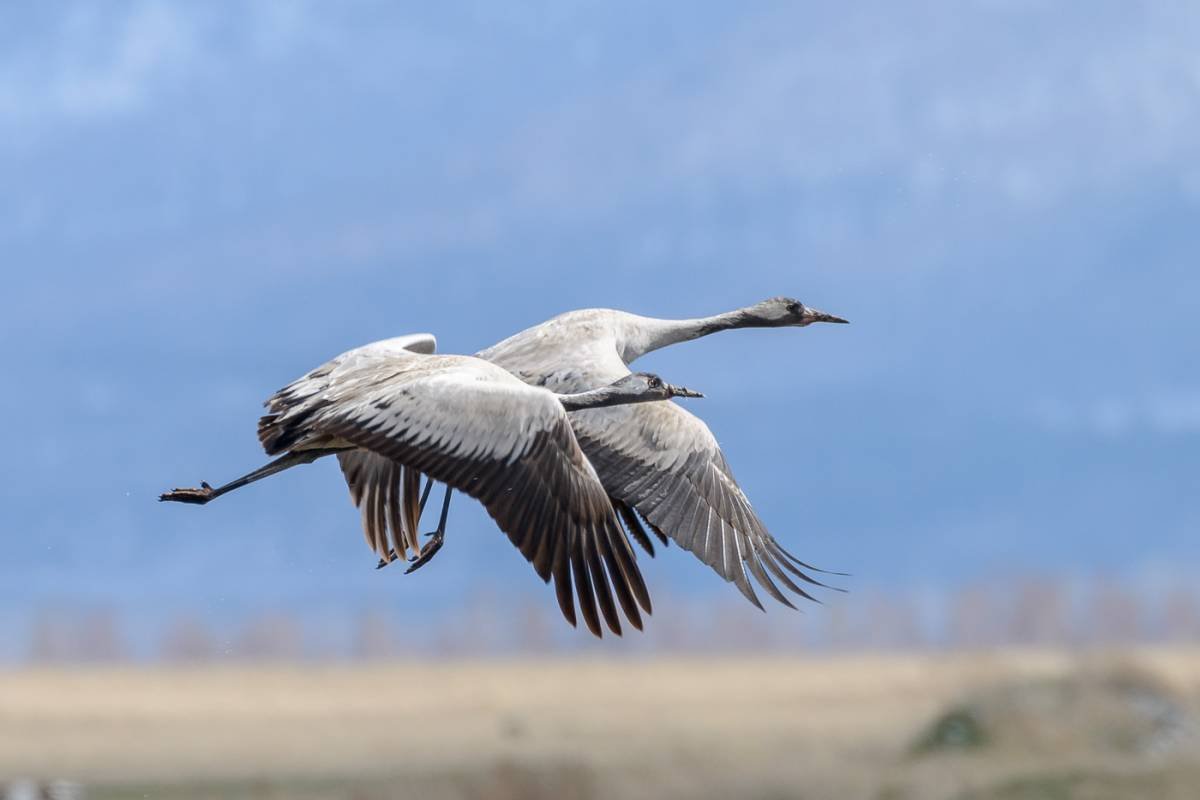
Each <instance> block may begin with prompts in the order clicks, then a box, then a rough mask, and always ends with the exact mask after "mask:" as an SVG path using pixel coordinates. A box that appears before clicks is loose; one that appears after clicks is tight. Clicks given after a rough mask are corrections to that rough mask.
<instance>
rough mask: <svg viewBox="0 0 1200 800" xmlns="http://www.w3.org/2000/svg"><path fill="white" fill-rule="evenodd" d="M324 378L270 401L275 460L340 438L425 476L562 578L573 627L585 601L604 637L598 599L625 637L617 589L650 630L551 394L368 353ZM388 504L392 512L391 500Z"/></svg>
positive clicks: (607, 514)
mask: <svg viewBox="0 0 1200 800" xmlns="http://www.w3.org/2000/svg"><path fill="white" fill-rule="evenodd" d="M331 363H332V362H331ZM315 372H316V371H314V373H310V375H308V376H305V378H302V379H301V380H300V381H298V382H297V383H295V384H292V385H291V386H289V387H286V388H285V389H283V390H281V391H280V392H279V393H278V394H277V395H275V396H274V397H273V398H271V400H269V401H268V403H267V407H268V413H267V415H266V416H264V417H263V419H262V421H261V422H260V426H259V438H260V440H261V441H262V442H263V445H264V447H265V448H266V449H267V451H268V453H276V452H281V451H283V450H287V449H289V448H293V447H304V446H313V445H314V444H315V443H317V442H323V443H326V444H327V443H329V442H339V443H346V444H348V445H353V446H356V447H359V448H363V449H366V450H369V451H371V452H372V453H375V454H377V455H379V456H382V457H384V458H386V459H388V460H390V461H392V462H395V463H397V464H400V465H403V466H404V467H407V468H410V469H413V470H416V471H417V472H422V473H425V474H427V475H429V476H430V477H431V478H433V479H434V480H438V481H441V482H443V483H445V484H447V485H449V486H451V487H453V488H455V489H458V490H459V491H462V492H464V493H466V494H468V495H470V496H471V497H474V498H476V499H478V500H479V501H480V502H481V503H483V505H484V507H485V508H486V509H487V511H488V513H489V514H490V515H491V517H492V518H493V519H494V520H495V521H496V523H497V525H498V526H499V527H500V529H501V530H503V531H504V532H505V533H506V534H508V536H509V539H510V540H511V541H512V542H513V544H514V545H516V546H517V548H518V549H519V550H520V551H521V553H522V554H523V555H524V556H525V557H526V559H528V560H529V561H530V563H532V564H533V566H534V569H535V570H536V571H537V573H538V575H539V576H540V577H541V578H542V579H543V580H545V581H547V582H549V581H550V580H551V579H552V578H553V580H554V585H555V590H556V593H557V595H558V600H559V605H560V607H561V608H562V612H563V615H564V616H565V617H566V618H567V620H568V621H570V622H571V623H572V624H575V596H577V597H578V602H579V609H580V611H581V613H582V614H583V617H584V620H585V622H586V623H587V625H588V628H589V629H590V630H591V631H592V632H593V633H595V634H596V635H597V636H599V635H600V622H599V616H598V614H597V604H598V605H599V611H600V613H601V614H603V616H604V619H605V621H606V622H607V624H608V627H609V628H610V629H611V630H612V631H613V632H614V633H620V630H621V628H620V621H619V618H618V616H617V612H616V607H615V605H614V602H613V594H614V593H615V595H616V598H617V601H618V602H619V603H620V605H621V607H622V609H623V610H624V612H625V615H626V617H627V618H628V619H629V621H630V622H631V623H632V624H633V625H634V626H635V627H638V628H640V627H641V616H640V614H639V612H638V606H639V605H640V606H641V608H642V609H644V610H645V611H646V612H647V613H648V612H649V611H650V598H649V595H648V593H647V591H646V587H645V583H644V582H643V580H642V576H641V573H640V571H639V570H638V567H637V564H636V561H635V559H634V555H633V551H632V549H631V548H630V546H629V542H628V540H627V539H626V538H625V535H624V531H623V530H622V529H621V526H620V523H619V522H618V520H617V518H616V514H615V512H614V510H613V508H612V505H611V503H610V502H609V499H608V494H607V493H606V492H605V490H604V487H603V486H602V485H601V483H600V480H599V478H598V477H597V475H596V473H595V471H594V470H593V469H592V467H591V465H590V464H589V463H588V461H587V459H586V458H585V457H584V454H583V451H582V450H580V448H579V444H578V442H577V441H576V440H575V436H574V434H573V432H572V430H571V425H570V422H569V421H568V419H567V416H566V412H565V411H564V410H563V408H562V405H561V404H560V403H559V401H558V399H557V398H556V397H555V396H554V395H553V394H552V393H551V392H549V391H546V390H544V389H538V388H536V387H532V386H527V385H525V384H523V383H521V382H520V381H519V380H517V379H516V378H515V377H513V376H512V375H510V374H509V373H507V372H505V371H504V370H502V369H500V368H499V367H496V366H494V365H492V364H489V363H487V362H484V361H481V360H479V359H475V358H469V357H465V356H414V355H412V354H411V353H401V354H396V355H395V356H386V355H385V356H377V355H375V354H365V355H362V356H361V357H358V358H355V359H348V360H346V361H344V362H343V363H341V364H338V365H335V366H334V367H333V368H332V369H329V370H328V371H327V372H326V373H325V374H324V375H322V376H316V377H314V374H315ZM376 506H378V507H381V508H384V509H385V513H386V507H387V504H386V502H385V503H382V504H380V503H374V504H373V506H372V507H373V508H374V507H376ZM371 513H374V514H378V513H380V512H379V511H373V512H371ZM606 568H607V570H606ZM610 586H611V589H610Z"/></svg>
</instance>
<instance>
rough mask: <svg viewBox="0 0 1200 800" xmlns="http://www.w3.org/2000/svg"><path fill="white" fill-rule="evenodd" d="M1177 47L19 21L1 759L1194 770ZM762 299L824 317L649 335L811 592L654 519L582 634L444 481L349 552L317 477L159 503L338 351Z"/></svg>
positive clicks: (1047, 32)
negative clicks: (613, 625)
mask: <svg viewBox="0 0 1200 800" xmlns="http://www.w3.org/2000/svg"><path fill="white" fill-rule="evenodd" d="M1197 41H1200V7H1197V6H1196V5H1195V4H1192V3H1186V2H1154V3H1151V2H1146V3H1140V2H1098V3H1090V4H1087V5H1086V6H1084V5H1080V4H1062V3H1042V2H1032V1H1030V0H1008V1H1006V0H979V1H978V2H968V3H949V2H923V1H921V0H918V2H910V3H905V4H894V3H884V2H866V3H860V4H856V5H855V6H854V7H852V8H834V7H833V6H829V5H828V4H817V3H788V2H763V3H755V4H752V5H745V4H725V3H660V4H654V5H653V6H651V7H647V6H645V5H643V4H629V3H591V2H552V3H551V2H530V3H522V4H513V3H504V4H501V3H460V4H421V3H372V2H348V3H342V4H338V5H330V4H317V3H308V2H299V1H297V2H285V1H284V0H278V1H276V2H255V3H214V4H204V5H200V4H177V3H168V2H149V1H148V2H111V3H86V2H68V3H58V4H42V3H13V4H7V5H5V7H4V9H3V10H0V261H2V263H3V264H4V272H3V274H4V288H3V291H2V292H0V331H2V334H0V357H2V358H3V362H4V364H5V367H6V370H7V372H8V380H7V381H6V383H5V386H6V389H7V390H6V391H4V392H2V393H0V411H2V412H3V414H4V416H5V418H6V419H8V420H9V421H10V425H9V431H8V440H9V442H10V456H9V458H7V459H5V460H4V461H3V462H2V463H0V476H2V478H3V487H4V489H3V498H4V502H3V504H2V510H0V519H2V520H3V535H4V555H3V557H2V558H0V670H2V671H0V784H3V782H4V781H6V780H10V781H15V780H17V779H18V778H21V777H27V778H30V779H33V780H51V779H57V778H62V779H65V780H69V781H76V782H78V785H79V787H80V788H78V791H81V792H87V793H90V795H94V796H112V797H124V796H139V797H140V796H143V795H144V794H149V795H151V796H164V797H200V796H210V795H211V796H243V795H244V796H247V797H251V796H253V797H257V796H280V797H284V796H305V797H309V796H311V797H367V798H373V797H390V796H423V797H433V796H446V797H531V796H539V797H540V796H545V797H563V796H576V797H608V796H631V797H633V796H646V797H666V796H680V797H685V796H699V795H702V794H704V793H705V792H713V793H715V794H713V796H729V795H730V793H731V792H733V793H737V794H739V795H740V796H761V797H773V798H774V797H872V798H876V797H878V798H902V797H910V796H911V797H960V798H973V797H981V798H982V797H988V798H990V797H1055V798H1058V797H1076V796H1079V797H1084V796H1086V797H1110V796H1111V797H1123V796H1172V792H1175V793H1177V796H1179V797H1192V796H1194V794H1188V791H1189V788H1188V787H1193V788H1194V786H1195V785H1197V781H1200V743H1198V741H1200V740H1197V738H1196V736H1195V734H1194V728H1195V727H1196V724H1197V723H1196V722H1195V720H1196V719H1197V717H1196V698H1197V695H1198V694H1200V653H1198V652H1197V650H1196V645H1197V644H1198V643H1200V587H1197V584H1196V576H1197V574H1198V570H1200V535H1198V534H1200V500H1197V498H1198V497H1200V447H1198V446H1197V445H1198V444H1200V378H1198V376H1197V371H1196V367H1195V365H1196V364H1197V363H1200V325H1198V324H1197V321H1196V309H1197V307H1198V306H1197V303H1198V300H1200V272H1198V271H1197V269H1196V254H1197V252H1200V51H1198V50H1197V48H1196V46H1195V45H1196V42H1197ZM774 295H789V296H793V297H797V298H799V299H801V300H803V301H804V302H805V303H807V304H809V305H812V306H815V307H817V308H820V309H823V310H826V311H829V312H832V313H835V314H838V315H841V316H844V317H847V318H849V319H850V320H851V322H852V323H853V324H851V325H849V326H845V327H840V326H839V327H833V326H814V327H812V328H807V329H804V330H795V329H784V330H759V331H740V332H734V333H729V334H725V335H721V336H716V337H712V338H709V339H707V340H704V341H700V342H695V343H691V344H686V345H680V346H679V347H675V348H671V349H670V350H667V351H660V352H658V353H655V354H652V355H651V356H650V357H648V358H646V359H645V360H644V361H640V362H638V366H639V367H640V368H645V369H652V370H654V371H657V372H659V373H661V374H662V375H663V376H664V377H665V378H667V379H668V380H670V381H672V382H677V383H682V384H684V385H688V386H691V387H693V388H697V389H700V390H701V391H704V392H705V393H706V395H707V397H706V398H705V399H704V400H702V401H694V404H693V405H692V406H690V407H691V410H693V411H695V412H696V413H698V414H699V415H701V416H702V417H703V418H704V419H705V420H706V421H707V422H708V424H709V425H710V427H711V428H712V430H713V431H714V433H715V434H716V436H717V437H718V439H719V440H720V442H721V444H722V446H723V448H724V450H725V453H726V455H727V457H728V458H729V461H730V463H731V464H732V466H733V469H734V471H735V473H736V474H737V476H738V478H739V480H740V482H741V483H742V485H743V487H744V488H745V490H746V492H747V493H748V495H749V496H750V498H751V499H752V501H753V502H754V504H755V507H756V509H757V510H758V511H759V513H760V515H761V516H762V517H763V519H764V520H765V522H766V523H767V525H768V527H770V528H771V530H772V531H773V532H774V534H775V536H776V537H778V538H779V539H780V540H781V541H782V542H783V543H784V545H785V546H786V547H788V548H789V549H790V550H792V551H793V552H795V553H796V554H797V555H798V556H800V557H801V558H803V559H804V560H806V561H809V562H810V563H815V564H817V565H819V566H822V567H825V568H828V569H834V570H840V571H844V572H849V573H852V575H851V577H847V578H842V579H839V581H838V583H839V585H840V586H841V587H843V588H846V589H848V590H849V592H848V593H847V594H837V593H832V592H824V593H822V595H821V598H820V599H821V600H822V601H823V604H822V605H815V604H809V605H808V606H807V607H805V608H804V609H803V610H802V613H793V612H790V611H788V610H787V609H784V608H782V607H779V606H775V607H769V608H768V613H766V614H762V613H760V612H758V611H757V610H755V609H753V608H752V607H750V606H749V605H748V604H746V603H745V602H744V601H743V600H742V599H741V597H740V596H739V595H738V594H737V592H736V590H734V589H733V587H731V586H729V585H726V584H724V583H723V582H721V581H720V580H719V579H718V578H717V577H716V576H715V575H713V574H712V573H711V572H710V571H709V570H707V569H706V568H704V567H703V566H702V565H701V564H699V562H697V561H696V560H695V559H694V558H693V557H691V556H690V555H688V554H686V553H683V552H682V551H681V550H679V549H678V548H675V547H672V548H668V549H667V550H666V551H661V550H660V552H659V554H658V557H657V558H655V559H653V560H651V559H647V558H643V559H642V560H641V563H642V565H643V570H644V572H645V573H646V577H647V580H648V583H649V584H650V587H651V589H652V591H653V593H654V598H655V614H654V616H653V617H652V618H651V619H650V621H649V624H648V626H647V631H646V632H645V633H644V634H633V635H627V636H626V637H625V638H624V639H614V638H608V639H605V640H604V641H603V642H597V641H595V640H593V639H591V637H590V636H588V635H587V633H586V631H576V630H572V629H570V628H569V627H567V626H566V625H564V624H563V623H562V621H561V619H559V617H558V613H557V610H556V608H555V602H554V600H553V597H552V591H551V590H550V589H548V588H547V587H545V586H543V585H542V584H541V582H540V581H538V580H537V579H536V577H535V576H533V575H532V573H531V571H530V570H529V567H528V565H527V564H525V562H524V560H523V559H522V558H521V557H520V555H519V554H518V553H517V552H516V551H515V550H514V549H513V548H512V547H511V545H510V544H509V543H508V542H507V541H506V539H505V538H504V537H503V536H502V535H500V534H499V533H498V532H497V531H496V530H495V529H494V526H493V525H492V524H491V522H490V521H489V520H488V518H487V517H486V515H485V514H484V513H483V512H482V510H481V509H480V508H479V507H478V506H477V505H476V504H473V503H469V502H462V501H460V502H458V503H456V504H455V506H454V508H453V509H452V513H451V517H450V532H449V536H448V539H447V543H446V546H445V548H444V549H443V550H442V552H441V553H440V554H439V555H438V557H437V558H436V560H435V561H434V562H433V563H432V564H430V565H429V566H427V567H425V568H424V569H422V570H421V571H420V572H418V573H415V574H413V575H409V576H405V575H403V574H402V573H401V570H400V569H398V568H391V569H385V570H380V571H375V570H374V569H373V567H374V563H375V559H374V557H373V556H372V555H371V553H370V551H369V550H368V549H367V548H366V547H365V546H364V544H363V542H362V538H361V536H362V535H361V533H360V531H359V520H358V514H357V512H356V511H355V510H354V508H353V507H352V506H351V504H350V502H349V500H348V496H347V492H346V488H345V486H344V483H343V482H342V479H341V477H340V474H339V472H338V470H337V467H336V465H335V464H333V463H325V462H321V463H318V464H315V465H312V466H309V467H305V468H302V469H297V470H293V471H291V472H288V473H287V474H284V475H282V476H279V477H277V478H274V479H272V480H271V481H269V482H265V483H262V484H258V485H256V486H254V487H252V488H249V489H246V490H244V491H241V492H238V493H236V494H233V495H230V496H229V497H228V498H225V499H222V500H221V501H220V502H219V503H215V504H213V505H212V506H209V507H205V508H203V509H198V508H191V507H181V506H174V505H160V504H158V503H156V502H155V497H156V496H157V494H158V493H159V492H161V491H163V490H165V489H168V488H171V487H174V486H189V485H195V484H197V483H198V482H199V481H200V480H201V479H205V480H208V481H210V482H212V483H214V484H215V483H218V482H223V481H225V480H228V479H230V478H232V477H235V476H237V475H240V474H242V473H243V472H245V471H247V470H249V469H251V468H253V467H255V466H258V465H259V464H260V463H261V462H262V461H263V460H264V459H263V456H262V454H261V452H260V451H259V449H258V445H257V442H256V439H255V436H254V425H255V421H256V418H257V415H258V413H259V410H260V405H259V404H260V403H261V401H262V400H263V399H264V398H265V397H266V396H268V395H269V394H270V393H271V392H272V391H274V390H275V389H277V388H278V387H280V386H282V385H283V384H285V383H287V382H288V381H290V380H291V379H293V378H295V377H297V376H299V375H300V374H302V373H303V372H305V371H307V370H308V369H310V368H312V367H313V366H316V365H317V364H319V363H321V362H323V361H325V360H326V359H327V358H329V357H331V356H333V355H334V354H336V353H339V352H341V351H343V350H346V349H348V348H350V347H353V346H356V345H359V344H362V343H364V342H367V341H371V340H373V339H378V338H383V337H387V336H393V335H398V334H402V333H408V332H416V331H430V332H433V333H435V334H436V335H437V337H438V340H439V348H440V349H441V350H442V351H443V352H450V353H471V352H475V351H477V350H479V349H482V348H484V347H486V346H488V345H490V344H492V343H494V342H496V341H498V340H500V339H502V338H504V337H506V336H508V335H510V334H511V333H514V332H516V331H517V330H520V329H522V328H525V327H527V326H529V325H532V324H535V323H537V322H540V321H542V320H544V319H547V318H549V317H551V316H553V315H555V314H557V313H560V312H562V311H565V310H569V309H573V308H580V307H593V306H599V307H614V308H620V309H624V310H628V311H633V312H637V313H643V314H648V315H652V316H660V317H692V316H699V315H706V314H711V313H716V312H719V311H724V310H728V309H732V308H735V307H738V306H743V305H748V304H750V303H753V302H756V301H758V300H761V299H764V298H766V297H770V296H774ZM555 692H560V694H555ZM647 713H651V714H652V715H651V716H649V717H646V716H645V715H646V714H647ZM643 717H645V718H643ZM1056 725H1057V726H1058V727H1055V726H1056ZM233 731H240V732H241V733H242V734H244V736H241V737H240V738H239V736H233V735H232V734H231V732H233ZM1089 731H1090V732H1095V731H1103V732H1106V733H1104V735H1102V736H1099V738H1098V740H1097V741H1093V738H1095V737H1092V738H1089V736H1085V735H1083V734H1084V733H1085V732H1089ZM1109 734H1111V735H1109ZM1039 737H1041V738H1039ZM733 739H736V741H737V745H736V746H735V745H733V744H731V743H730V742H731V740H733ZM1031 743H1034V744H1031ZM744 751H745V752H744ZM404 753H408V756H405V755H404ZM714 753H718V754H717V755H714ZM464 754H465V755H464ZM992 755H995V758H992V757H991V756H992ZM1096 770H1099V771H1098V772H1097V771H1096ZM1097 776H1099V777H1097ZM14 785H15V784H14ZM29 786H32V784H29ZM214 787H215V788H214ZM13 791H18V790H16V789H14V790H13ZM30 791H32V789H30ZM62 791H67V790H66V789H62ZM1039 792H1041V793H1040V794H1039ZM1089 792H1090V793H1089ZM1105 792H1108V794H1105ZM1114 792H1115V793H1114ZM239 793H241V794H239ZM90 795H89V796H90Z"/></svg>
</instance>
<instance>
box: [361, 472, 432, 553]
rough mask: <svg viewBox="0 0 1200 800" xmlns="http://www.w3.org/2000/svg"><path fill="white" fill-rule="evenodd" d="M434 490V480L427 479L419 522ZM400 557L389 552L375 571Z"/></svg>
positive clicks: (422, 495)
mask: <svg viewBox="0 0 1200 800" xmlns="http://www.w3.org/2000/svg"><path fill="white" fill-rule="evenodd" d="M432 490H433V478H426V479H425V489H424V491H422V492H421V503H420V505H418V506H417V519H418V520H419V519H420V518H421V515H422V514H424V513H425V503H426V502H428V500H429V493H430V492H431V491H432ZM447 491H448V490H447ZM399 557H400V556H399V555H398V554H397V553H396V551H395V550H389V551H388V560H387V561H384V560H383V559H382V558H381V559H379V563H378V564H376V565H375V569H383V568H384V567H386V566H387V565H388V564H390V563H392V562H393V561H395V560H396V559H398V558H399Z"/></svg>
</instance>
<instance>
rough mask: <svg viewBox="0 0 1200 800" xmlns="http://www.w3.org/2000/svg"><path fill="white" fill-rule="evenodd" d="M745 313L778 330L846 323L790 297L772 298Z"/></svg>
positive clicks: (839, 318)
mask: <svg viewBox="0 0 1200 800" xmlns="http://www.w3.org/2000/svg"><path fill="white" fill-rule="evenodd" d="M745 311H746V314H747V315H749V316H750V317H753V318H754V319H755V320H756V321H757V322H760V323H762V324H763V325H766V326H769V327H779V328H783V327H796V328H803V327H804V326H806V325H811V324H813V323H814V322H840V323H842V324H845V323H846V322H847V321H848V320H844V319H842V318H841V317H835V316H834V315H833V314H827V313H825V312H824V311H818V310H817V309H815V308H809V307H808V306H806V305H804V303H801V302H800V301H799V300H796V299H793V298H791V297H772V298H771V299H770V300H764V301H762V302H761V303H758V304H757V305H753V306H750V307H749V308H747V309H746V310H745Z"/></svg>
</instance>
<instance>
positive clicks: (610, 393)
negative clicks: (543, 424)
mask: <svg viewBox="0 0 1200 800" xmlns="http://www.w3.org/2000/svg"><path fill="white" fill-rule="evenodd" d="M662 399H663V398H662V397H661V396H660V395H648V394H636V393H633V392H629V391H622V390H621V389H614V388H613V387H612V386H601V387H600V388H599V389H590V390H588V391H586V392H577V393H575V394H560V395H559V396H558V400H559V402H560V403H562V404H563V408H565V409H566V410H567V411H579V410H580V409H584V408H604V407H605V406H623V405H628V404H629V403H647V402H650V401H651V400H662Z"/></svg>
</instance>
